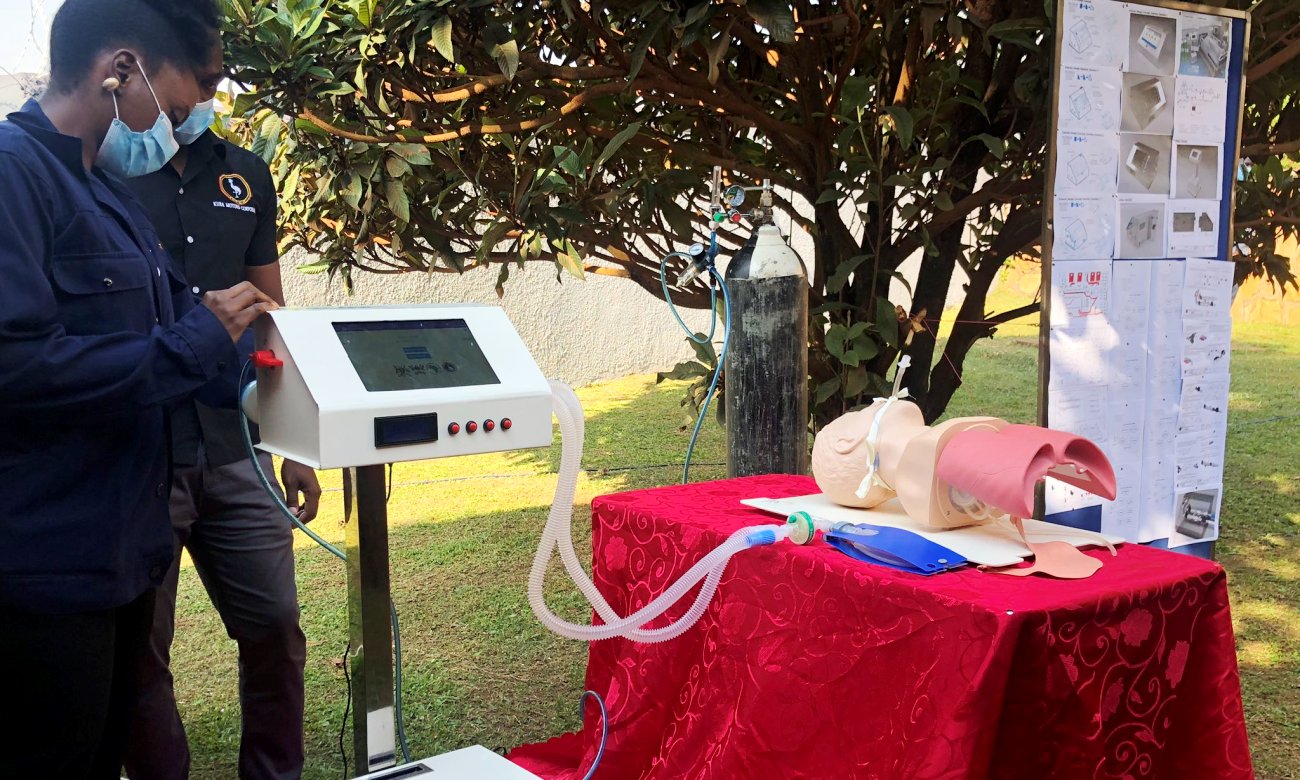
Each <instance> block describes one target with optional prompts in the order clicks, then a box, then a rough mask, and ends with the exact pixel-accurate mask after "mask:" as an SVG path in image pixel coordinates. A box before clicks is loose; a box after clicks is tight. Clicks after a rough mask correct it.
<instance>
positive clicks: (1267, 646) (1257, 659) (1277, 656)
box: [1237, 642, 1282, 669]
mask: <svg viewBox="0 0 1300 780" xmlns="http://www.w3.org/2000/svg"><path fill="white" fill-rule="evenodd" d="M1237 662H1238V663H1239V664H1240V665H1242V666H1255V667H1260V668H1264V669H1269V668H1272V667H1276V666H1279V665H1281V663H1282V653H1281V651H1280V650H1278V647H1277V645H1276V644H1274V643H1273V642H1243V643H1242V645H1241V648H1240V649H1239V650H1238V651H1237Z"/></svg>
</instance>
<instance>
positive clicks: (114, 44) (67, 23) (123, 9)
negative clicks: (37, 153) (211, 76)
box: [50, 0, 221, 92]
mask: <svg viewBox="0 0 1300 780" xmlns="http://www.w3.org/2000/svg"><path fill="white" fill-rule="evenodd" d="M220 28H221V13H220V11H219V10H218V9H217V4H216V2H215V0H66V2H64V3H63V5H62V6H61V7H60V8H59V11H58V13H57V14H55V15H54V23H53V25H51V27H50V88H51V90H53V91H56V92H67V91H70V90H72V89H75V88H76V87H77V86H78V85H80V84H81V82H82V80H83V79H84V78H85V76H86V73H87V71H88V70H89V69H90V65H91V63H92V62H93V61H94V59H95V57H97V56H99V55H100V54H102V53H103V52H104V51H106V50H108V49H116V48H123V47H129V48H133V49H137V50H138V51H139V52H140V53H141V55H142V56H143V57H145V58H146V61H154V62H159V63H164V62H165V63H170V64H172V65H179V66H181V67H185V68H189V69H190V70H195V71H197V70H198V69H199V68H200V67H202V65H203V64H204V63H205V62H206V61H207V58H208V56H209V55H210V54H211V52H212V47H213V46H216V45H218V43H219V41H220ZM154 67H156V65H155V66H154Z"/></svg>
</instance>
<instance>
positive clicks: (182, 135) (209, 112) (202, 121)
mask: <svg viewBox="0 0 1300 780" xmlns="http://www.w3.org/2000/svg"><path fill="white" fill-rule="evenodd" d="M216 116H217V109H216V99H215V98H213V99H212V100H208V101H206V102H203V103H199V104H198V105H196V106H195V107H194V110H193V111H191V112H190V115H189V117H188V118H187V119H186V120H185V121H184V122H181V123H180V125H178V126H177V127H176V140H177V141H178V142H180V145H181V146H189V145H190V144H192V143H194V142H195V141H197V140H199V136H201V135H203V134H204V133H206V132H207V130H208V128H209V127H212V120H213V119H215V118H216Z"/></svg>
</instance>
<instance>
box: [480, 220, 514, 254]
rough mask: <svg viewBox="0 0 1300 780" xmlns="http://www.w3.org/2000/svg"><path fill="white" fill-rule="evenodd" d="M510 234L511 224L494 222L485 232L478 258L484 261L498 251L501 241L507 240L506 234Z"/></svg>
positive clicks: (501, 221) (500, 221)
mask: <svg viewBox="0 0 1300 780" xmlns="http://www.w3.org/2000/svg"><path fill="white" fill-rule="evenodd" d="M509 232H510V222H509V221H507V220H504V219H503V220H498V221H496V222H493V223H492V224H491V225H490V226H488V229H487V230H485V231H483V238H482V240H481V241H480V242H479V249H478V258H479V260H480V261H481V260H483V259H484V258H486V257H487V256H488V254H489V253H490V252H492V251H493V250H495V249H496V247H497V244H499V243H501V239H503V238H505V235H506V233H509Z"/></svg>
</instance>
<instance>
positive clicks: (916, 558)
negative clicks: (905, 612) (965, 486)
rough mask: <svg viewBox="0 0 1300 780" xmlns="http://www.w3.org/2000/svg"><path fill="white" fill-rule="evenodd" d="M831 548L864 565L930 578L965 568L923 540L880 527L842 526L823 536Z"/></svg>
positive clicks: (949, 552) (961, 561)
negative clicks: (883, 567) (869, 564)
mask: <svg viewBox="0 0 1300 780" xmlns="http://www.w3.org/2000/svg"><path fill="white" fill-rule="evenodd" d="M825 537H826V541H827V542H829V543H830V545H831V546H832V547H834V548H835V549H837V550H839V551H840V552H842V553H844V554H845V555H847V556H849V557H850V558H853V559H854V560H858V561H863V562H865V563H874V564H876V565H878V566H886V567H888V568H890V569H895V570H897V571H905V572H910V573H912V574H922V575H926V576H928V575H931V574H938V573H940V572H945V571H951V570H952V569H956V568H959V567H961V566H965V565H966V559H965V558H963V557H962V556H960V555H958V554H957V553H955V552H953V551H952V550H949V549H948V548H947V547H944V546H943V545H939V544H935V543H934V542H932V541H930V540H929V539H926V538H925V537H923V536H919V535H917V534H914V533H912V532H911V531H905V530H903V529H902V528H890V527H889V526H882V525H869V524H867V523H858V524H855V525H851V524H848V523H845V524H844V525H841V526H839V527H838V528H836V529H835V530H833V531H830V532H829V533H827V534H826V535H825Z"/></svg>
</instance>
